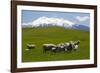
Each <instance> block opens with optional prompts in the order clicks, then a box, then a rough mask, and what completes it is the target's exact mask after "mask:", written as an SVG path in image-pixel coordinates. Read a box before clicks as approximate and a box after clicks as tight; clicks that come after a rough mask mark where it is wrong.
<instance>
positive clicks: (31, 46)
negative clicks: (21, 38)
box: [26, 44, 36, 50]
mask: <svg viewBox="0 0 100 73" xmlns="http://www.w3.org/2000/svg"><path fill="white" fill-rule="evenodd" d="M35 47H36V46H35V45H34V44H27V49H26V50H30V49H34V48H35Z"/></svg>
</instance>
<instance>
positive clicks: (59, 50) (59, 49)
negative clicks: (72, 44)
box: [56, 43, 65, 52]
mask: <svg viewBox="0 0 100 73" xmlns="http://www.w3.org/2000/svg"><path fill="white" fill-rule="evenodd" d="M56 48H57V49H56V51H57V52H65V45H64V43H60V44H58V45H57V47H56Z"/></svg>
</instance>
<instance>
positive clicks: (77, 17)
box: [76, 16, 89, 22]
mask: <svg viewBox="0 0 100 73" xmlns="http://www.w3.org/2000/svg"><path fill="white" fill-rule="evenodd" d="M76 19H77V20H78V21H79V22H84V21H86V20H88V19H89V17H88V16H76Z"/></svg>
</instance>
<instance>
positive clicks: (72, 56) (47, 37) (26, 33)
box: [22, 27, 90, 62]
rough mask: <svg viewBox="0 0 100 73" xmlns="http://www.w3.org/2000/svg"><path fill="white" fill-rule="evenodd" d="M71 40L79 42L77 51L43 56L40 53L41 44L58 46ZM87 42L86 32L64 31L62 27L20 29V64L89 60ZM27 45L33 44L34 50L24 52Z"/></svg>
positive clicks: (87, 33) (87, 35)
mask: <svg viewBox="0 0 100 73" xmlns="http://www.w3.org/2000/svg"><path fill="white" fill-rule="evenodd" d="M71 40H72V41H76V40H80V47H79V49H78V50H77V51H72V52H71V53H56V54H51V53H46V54H44V53H43V51H42V44H45V43H53V44H59V43H61V42H68V41H71ZM89 41H90V39H89V32H86V31H79V30H72V29H64V28H62V27H47V28H41V27H38V28H22V62H39V61H58V60H81V59H89V56H90V55H89V54H90V52H89V51H90V49H89V47H90V46H89V43H90V42H89ZM27 43H33V44H35V45H36V48H35V49H31V50H30V51H26V50H25V49H26V48H27V46H26V44H27Z"/></svg>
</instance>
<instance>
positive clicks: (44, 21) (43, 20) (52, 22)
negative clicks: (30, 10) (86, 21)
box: [22, 16, 89, 30]
mask: <svg viewBox="0 0 100 73" xmlns="http://www.w3.org/2000/svg"><path fill="white" fill-rule="evenodd" d="M39 26H42V27H44V26H46V27H47V26H60V27H64V28H72V29H78V30H89V27H88V26H85V25H78V24H75V23H74V22H72V21H69V20H65V19H63V18H49V17H45V16H43V17H40V18H37V19H36V20H33V21H32V22H30V23H24V24H22V27H39Z"/></svg>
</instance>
